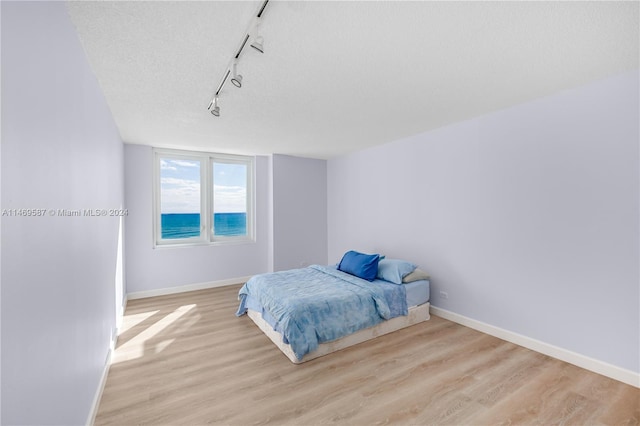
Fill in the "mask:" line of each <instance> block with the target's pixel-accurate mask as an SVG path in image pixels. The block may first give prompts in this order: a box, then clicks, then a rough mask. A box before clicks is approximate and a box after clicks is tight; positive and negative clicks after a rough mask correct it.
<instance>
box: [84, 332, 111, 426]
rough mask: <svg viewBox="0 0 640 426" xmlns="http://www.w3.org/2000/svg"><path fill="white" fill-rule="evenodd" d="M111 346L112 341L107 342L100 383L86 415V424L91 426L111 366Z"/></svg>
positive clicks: (94, 419)
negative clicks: (107, 346)
mask: <svg viewBox="0 0 640 426" xmlns="http://www.w3.org/2000/svg"><path fill="white" fill-rule="evenodd" d="M113 346H114V343H113V342H111V343H110V344H109V351H108V352H107V359H106V361H105V363H104V368H103V370H102V376H101V377H100V383H99V384H98V389H96V394H95V395H94V396H93V402H92V403H91V409H90V410H89V417H87V423H86V424H87V426H93V424H94V422H95V421H96V415H97V414H98V407H99V406H100V400H101V399H102V392H104V387H105V385H106V384H107V376H108V375H109V368H110V367H111V354H112V352H113V349H112V348H113Z"/></svg>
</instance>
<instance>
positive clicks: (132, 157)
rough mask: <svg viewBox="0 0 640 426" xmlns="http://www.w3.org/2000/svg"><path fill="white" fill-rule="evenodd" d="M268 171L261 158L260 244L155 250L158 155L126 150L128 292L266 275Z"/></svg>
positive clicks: (138, 147) (148, 150) (258, 185)
mask: <svg viewBox="0 0 640 426" xmlns="http://www.w3.org/2000/svg"><path fill="white" fill-rule="evenodd" d="M268 167H269V162H268V158H266V157H257V158H256V179H255V180H256V188H255V189H256V208H255V210H256V240H255V242H251V243H238V244H226V245H204V246H185V247H159V248H153V192H152V191H153V150H152V148H151V147H149V146H143V145H129V144H127V145H125V182H126V183H125V185H126V189H125V197H126V205H127V208H128V209H129V216H127V218H126V225H127V238H126V242H125V253H126V262H125V265H126V266H125V268H126V276H127V291H128V292H129V293H134V292H143V291H151V290H160V289H165V288H169V287H180V286H184V285H189V284H201V283H209V282H213V281H222V280H227V279H232V278H239V277H245V276H249V275H254V274H259V273H262V272H266V271H267V270H268V263H267V259H268V250H269V246H268V244H269V223H268V220H269V216H268V208H269V202H268V199H269V197H270V195H269V191H270V190H269V182H268Z"/></svg>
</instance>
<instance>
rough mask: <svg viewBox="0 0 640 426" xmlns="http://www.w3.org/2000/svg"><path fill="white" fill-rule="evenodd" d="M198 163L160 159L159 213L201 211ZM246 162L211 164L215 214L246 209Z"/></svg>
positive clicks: (244, 210) (194, 161)
mask: <svg viewBox="0 0 640 426" xmlns="http://www.w3.org/2000/svg"><path fill="white" fill-rule="evenodd" d="M200 167H201V166H200V162H199V161H196V160H177V159H161V160H160V204H161V211H162V213H199V212H200ZM246 176H247V173H246V165H244V164H227V163H214V167H213V179H214V187H213V199H214V213H237V212H246V194H247V188H246Z"/></svg>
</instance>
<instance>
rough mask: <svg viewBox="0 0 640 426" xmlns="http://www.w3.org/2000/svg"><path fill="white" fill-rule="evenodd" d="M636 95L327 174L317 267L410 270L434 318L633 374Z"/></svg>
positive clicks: (444, 138) (545, 103) (503, 119)
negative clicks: (347, 256)
mask: <svg viewBox="0 0 640 426" xmlns="http://www.w3.org/2000/svg"><path fill="white" fill-rule="evenodd" d="M638 89H639V87H638V71H637V70H636V71H634V72H630V73H625V74H622V75H619V76H615V77H611V78H608V79H606V80H602V81H598V82H594V83H592V84H589V85H586V86H583V87H580V88H576V89H573V90H567V91H564V92H562V93H559V94H557V95H555V96H550V97H547V98H543V99H539V100H536V101H533V102H529V103H526V104H523V105H520V106H516V107H513V108H509V109H505V110H503V111H499V112H496V113H493V114H489V115H486V116H483V117H480V118H477V119H474V120H470V121H466V122H463V123H459V124H455V125H451V126H449V127H446V128H442V129H439V130H435V131H431V132H427V133H424V134H420V135H417V136H414V137H410V138H406V139H403V140H399V141H396V142H393V143H389V144H386V145H382V146H379V147H376V148H372V149H368V150H364V151H361V152H358V153H355V154H353V155H349V156H345V157H341V158H337V159H334V160H330V161H329V162H328V194H329V196H328V229H329V251H328V252H329V259H338V258H339V256H340V255H341V254H342V253H343V252H344V251H346V250H348V249H352V248H354V249H360V250H364V251H370V252H380V253H383V254H385V255H387V256H388V257H399V258H405V259H408V260H411V261H414V262H416V263H418V264H419V265H420V266H421V267H422V268H423V269H425V270H426V271H428V272H429V273H431V275H432V278H433V281H432V283H433V291H432V292H431V294H432V295H433V298H432V303H433V304H434V305H435V306H438V307H441V308H443V309H447V310H449V311H452V312H455V313H458V314H460V315H464V316H466V317H470V318H472V319H475V320H478V321H482V322H485V323H488V324H490V325H493V326H497V327H500V328H503V329H506V330H510V331H513V332H516V333H519V334H522V335H525V336H528V337H530V338H533V339H538V340H540V341H542V342H546V343H548V344H552V345H555V346H558V347H561V348H565V349H568V350H571V351H574V352H577V353H580V354H582V355H586V356H588V357H592V358H595V359H597V360H600V361H603V362H606V363H609V364H613V365H615V366H618V367H621V368H624V369H627V370H631V371H634V372H640V366H639V362H640V361H639V360H640V353H639V350H640V349H639V348H640V341H639V339H640V328H639V327H640V324H639V317H638V312H639V311H640V306H639V299H640V294H639V285H638V284H639V281H640V278H639V268H638V264H639V259H640V252H639V248H638V245H639V243H638V238H639V226H638V217H639V216H640V212H639V189H640V188H639V183H638V176H639V165H638V162H639V155H638V154H639V149H638V141H639V134H638V124H639V123H638V120H639V119H638V117H639V110H638V102H639V99H638ZM441 290H444V291H446V292H447V293H448V295H449V298H448V299H442V298H440V297H439V292H440V291H441Z"/></svg>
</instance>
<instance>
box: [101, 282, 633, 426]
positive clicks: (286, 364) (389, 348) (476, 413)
mask: <svg viewBox="0 0 640 426" xmlns="http://www.w3.org/2000/svg"><path fill="white" fill-rule="evenodd" d="M239 288H240V287H239V286H230V287H222V288H216V289H209V290H201V291H195V292H190V293H182V294H177V295H171V296H161V297H154V298H149V299H140V300H132V301H130V302H129V304H128V306H127V309H126V312H125V318H124V324H123V327H122V331H121V334H120V336H119V338H118V343H117V347H116V350H115V353H114V355H113V358H112V365H111V369H110V371H109V376H108V378H107V383H106V386H105V389H104V393H103V395H102V400H101V402H100V406H99V410H98V414H97V417H96V422H95V424H96V425H132V424H158V425H160V424H188V425H197V424H224V425H250V424H267V423H269V424H278V425H279V424H291V425H312V424H325V423H337V424H348V425H371V424H420V425H422V424H424V425H427V424H443V425H444V424H449V425H485V424H486V425H489V424H492V425H493V424H502V425H511V424H537V425H551V424H575V425H588V424H593V425H602V424H607V425H637V424H639V423H640V390H639V389H637V388H634V387H632V386H629V385H626V384H623V383H620V382H617V381H615V380H612V379H608V378H606V377H603V376H600V375H598V374H595V373H591V372H589V371H586V370H583V369H581V368H578V367H575V366H573V365H570V364H567V363H564V362H562V361H558V360H555V359H553V358H549V357H547V356H545V355H541V354H539V353H537V352H533V351H531V350H528V349H525V348H522V347H519V346H516V345H514V344H511V343H508V342H505V341H503V340H500V339H497V338H495V337H492V336H489V335H486V334H483V333H480V332H477V331H475V330H472V329H469V328H466V327H463V326H461V325H458V324H455V323H453V322H450V321H447V320H444V319H441V318H438V317H436V316H433V315H432V317H431V320H429V321H427V322H424V323H421V324H418V325H414V326H412V327H409V328H406V329H403V330H400V331H397V332H395V333H391V334H389V335H386V336H382V337H379V338H377V339H374V340H371V341H369V342H365V343H362V344H359V345H357V346H354V347H351V348H348V349H345V350H343V351H340V352H337V353H334V354H331V355H328V356H325V357H321V358H318V359H316V360H313V361H310V362H307V363H304V364H300V365H294V364H292V363H291V362H290V361H289V360H288V359H287V358H286V357H285V356H284V355H283V354H282V353H281V352H280V351H279V350H278V349H277V348H276V347H275V345H274V344H273V343H271V341H270V340H269V339H268V338H267V337H266V336H265V335H263V334H262V332H261V331H260V330H259V329H258V328H257V327H256V326H255V325H254V324H253V322H252V321H251V320H250V319H249V318H247V316H246V315H245V316H243V317H240V318H238V317H236V316H235V315H234V313H235V311H236V308H237V297H236V296H237V293H238V289H239Z"/></svg>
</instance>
